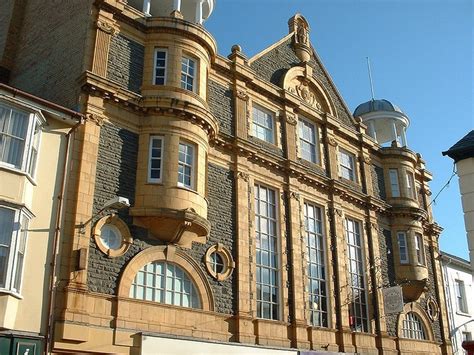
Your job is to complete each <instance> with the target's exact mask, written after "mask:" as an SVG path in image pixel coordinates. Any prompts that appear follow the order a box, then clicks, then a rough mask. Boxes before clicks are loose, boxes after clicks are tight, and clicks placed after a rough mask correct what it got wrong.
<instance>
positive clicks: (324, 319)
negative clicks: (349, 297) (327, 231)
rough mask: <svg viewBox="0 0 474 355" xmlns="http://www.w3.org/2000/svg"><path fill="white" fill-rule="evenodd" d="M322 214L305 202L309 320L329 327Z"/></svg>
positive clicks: (319, 325) (314, 323) (317, 208)
mask: <svg viewBox="0 0 474 355" xmlns="http://www.w3.org/2000/svg"><path fill="white" fill-rule="evenodd" d="M322 215H323V214H322V211H321V208H319V207H316V206H313V205H311V204H309V203H305V204H304V221H305V233H306V265H307V275H308V276H307V282H308V297H309V299H308V302H309V310H310V319H309V321H310V323H311V324H312V325H314V326H318V327H327V326H328V306H327V290H326V251H325V243H324V235H323V222H322Z"/></svg>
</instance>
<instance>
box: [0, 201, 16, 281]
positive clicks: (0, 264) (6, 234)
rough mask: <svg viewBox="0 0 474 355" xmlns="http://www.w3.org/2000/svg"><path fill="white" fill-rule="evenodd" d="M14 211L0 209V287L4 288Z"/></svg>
mask: <svg viewBox="0 0 474 355" xmlns="http://www.w3.org/2000/svg"><path fill="white" fill-rule="evenodd" d="M14 221H15V211H14V210H11V209H9V208H1V207H0V287H5V286H6V277H7V270H8V259H9V254H10V247H11V240H12V234H13V227H14Z"/></svg>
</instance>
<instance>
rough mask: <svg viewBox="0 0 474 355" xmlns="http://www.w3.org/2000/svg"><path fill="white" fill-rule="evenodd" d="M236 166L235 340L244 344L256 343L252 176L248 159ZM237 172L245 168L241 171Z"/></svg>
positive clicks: (239, 159)
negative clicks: (251, 293)
mask: <svg viewBox="0 0 474 355" xmlns="http://www.w3.org/2000/svg"><path fill="white" fill-rule="evenodd" d="M236 159H237V163H236V172H235V176H236V179H235V181H236V195H237V206H235V207H236V209H235V213H236V224H237V231H238V234H237V236H236V237H237V255H238V256H239V258H238V259H237V260H236V270H235V272H236V276H235V277H237V280H238V281H237V295H238V299H237V314H236V316H235V319H236V327H235V328H236V333H235V338H236V341H237V342H240V343H250V344H254V343H255V335H254V332H253V323H252V308H251V298H250V296H251V295H250V289H251V282H252V280H251V279H250V257H251V256H250V245H251V243H250V238H251V237H252V236H251V235H250V220H249V209H250V206H249V193H250V191H249V189H251V188H252V186H251V181H250V176H249V174H248V172H247V171H246V170H244V169H245V168H244V167H243V166H241V164H242V163H243V162H244V161H245V159H244V158H240V157H237V158H236ZM237 169H242V170H241V171H239V170H237Z"/></svg>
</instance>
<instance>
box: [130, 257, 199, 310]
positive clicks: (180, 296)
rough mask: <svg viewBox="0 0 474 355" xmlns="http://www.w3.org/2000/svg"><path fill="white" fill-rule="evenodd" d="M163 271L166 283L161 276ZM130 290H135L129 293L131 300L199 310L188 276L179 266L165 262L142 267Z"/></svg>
mask: <svg viewBox="0 0 474 355" xmlns="http://www.w3.org/2000/svg"><path fill="white" fill-rule="evenodd" d="M165 270H166V283H165V281H164V279H165V275H164V274H163V273H164V272H165ZM143 275H146V276H143ZM144 286H146V289H145V288H144ZM132 289H133V290H136V292H130V297H133V298H137V299H142V300H148V301H155V302H164V303H166V304H172V305H175V306H183V307H193V308H201V306H200V303H199V297H198V294H197V292H196V288H195V286H194V284H193V283H192V281H191V279H190V278H189V276H188V275H187V274H186V272H185V271H184V270H183V269H181V268H180V267H179V266H177V265H174V264H170V263H167V262H153V263H151V264H148V265H145V266H143V267H142V268H141V269H140V271H139V272H138V273H137V275H136V276H135V278H134V280H133V282H132Z"/></svg>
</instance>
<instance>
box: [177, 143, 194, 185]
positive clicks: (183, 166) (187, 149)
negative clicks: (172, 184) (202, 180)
mask: <svg viewBox="0 0 474 355" xmlns="http://www.w3.org/2000/svg"><path fill="white" fill-rule="evenodd" d="M193 174H194V146H192V145H191V144H188V143H183V142H181V143H179V160H178V186H184V187H188V188H190V189H192V188H193V179H194V177H193Z"/></svg>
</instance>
